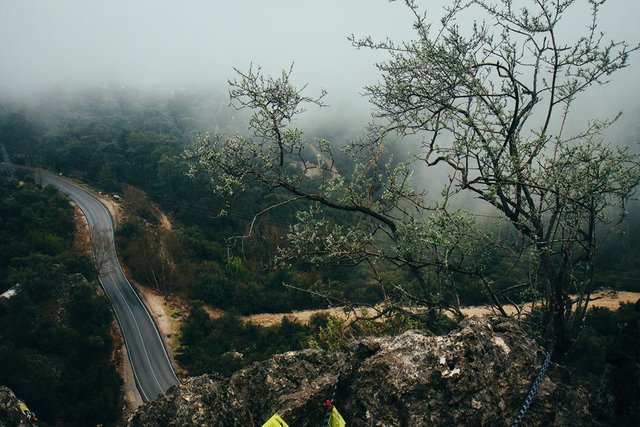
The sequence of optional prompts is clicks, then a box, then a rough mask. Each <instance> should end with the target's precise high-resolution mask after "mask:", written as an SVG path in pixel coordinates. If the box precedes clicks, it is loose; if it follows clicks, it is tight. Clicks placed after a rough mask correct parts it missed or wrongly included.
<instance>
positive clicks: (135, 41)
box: [0, 0, 640, 115]
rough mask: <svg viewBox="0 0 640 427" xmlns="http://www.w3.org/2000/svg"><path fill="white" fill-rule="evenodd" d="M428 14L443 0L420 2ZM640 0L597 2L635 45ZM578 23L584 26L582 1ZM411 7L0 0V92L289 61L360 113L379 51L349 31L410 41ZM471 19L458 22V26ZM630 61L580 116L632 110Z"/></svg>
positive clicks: (337, 102)
mask: <svg viewBox="0 0 640 427" xmlns="http://www.w3.org/2000/svg"><path fill="white" fill-rule="evenodd" d="M422 3H423V4H425V5H426V7H427V11H428V13H429V15H430V16H433V21H434V22H437V21H438V19H439V18H440V16H441V15H442V12H441V7H442V5H443V4H447V3H448V2H446V1H443V0H437V1H429V2H422ZM639 9H640V6H638V5H637V4H635V3H634V2H629V1H626V0H625V1H623V0H611V1H609V2H608V3H607V4H605V6H604V7H603V9H602V15H601V22H602V26H603V30H605V31H606V32H607V34H608V35H609V36H610V37H613V38H616V39H625V40H627V41H629V42H632V43H633V42H637V40H638V39H640V34H638V30H637V29H636V26H635V24H636V22H635V21H636V19H637V16H638V12H639ZM576 10H577V11H576V12H575V13H576V14H578V15H581V16H577V17H576V23H575V28H567V30H568V31H569V32H571V31H576V32H577V31H580V30H581V29H582V28H583V27H584V26H586V25H587V24H588V21H585V20H584V18H585V16H584V14H582V13H581V12H580V11H579V9H576ZM411 18H412V17H411V14H410V13H409V11H408V10H407V8H406V7H404V5H403V4H402V2H399V1H397V2H389V1H387V0H349V1H344V0H342V1H341V0H328V1H324V2H306V1H296V0H279V1H275V2H265V1H258V0H249V1H243V2H212V1H206V0H193V1H188V2H176V1H170V0H140V1H134V2H132V1H125V0H115V1H110V2H96V1H79V0H56V1H43V0H21V1H13V0H0V91H1V92H2V93H5V94H11V95H12V96H14V97H15V96H17V97H20V96H21V95H23V94H27V93H30V92H32V91H34V90H36V89H42V88H46V87H51V86H57V87H64V88H66V87H71V86H76V87H77V86H95V85H112V86H113V85H116V86H133V87H144V88H152V89H157V90H176V89H183V88H185V87H191V88H193V87H215V88H222V89H224V87H225V85H226V81H227V79H228V78H230V77H232V76H233V67H239V68H241V69H246V68H247V67H248V66H249V64H250V63H253V64H256V65H260V66H263V67H264V69H265V71H267V72H270V73H275V72H277V71H278V70H280V69H281V68H283V67H287V66H288V65H289V64H291V63H293V62H295V64H296V65H295V76H296V78H297V79H299V81H300V82H301V83H303V82H308V83H309V84H310V87H309V88H310V90H312V91H313V90H319V89H320V88H321V87H324V88H325V89H327V90H328V92H329V96H328V98H327V102H328V103H329V104H330V105H332V106H335V107H336V108H338V109H340V108H345V105H348V106H349V108H352V107H353V106H354V105H357V106H358V107H360V108H362V109H366V103H365V102H364V101H363V100H362V99H361V97H360V95H359V94H360V92H361V89H362V87H363V85H365V84H366V83H371V82H374V81H375V80H376V79H377V78H378V75H377V71H376V69H375V67H374V63H375V62H376V61H379V60H381V59H383V58H384V56H383V55H382V54H381V53H375V52H371V51H366V50H356V49H354V48H353V47H352V46H351V44H350V43H349V41H348V40H347V38H346V37H347V36H348V35H349V34H352V33H353V34H355V35H356V36H364V35H371V36H372V37H373V38H374V39H384V38H386V37H389V38H391V39H393V40H396V41H399V40H407V39H409V38H410V37H411V36H412V28H411V23H412V20H411ZM470 24H471V22H461V23H460V25H461V26H465V25H470ZM637 64H638V59H637V58H631V62H630V67H629V68H628V69H626V70H624V71H622V72H621V73H619V74H617V75H616V76H615V80H614V82H613V83H612V84H611V85H609V86H607V87H606V89H605V90H603V91H602V92H601V93H597V91H594V92H596V93H594V97H593V99H594V100H598V101H597V102H593V103H586V104H585V105H584V106H585V112H586V113H587V114H588V115H593V114H595V113H598V112H602V111H603V110H607V111H614V110H617V109H618V108H624V109H627V110H630V111H631V110H635V105H636V101H635V94H636V93H637V92H638V87H639V84H638V82H637V79H635V78H634V76H635V75H636V74H637V72H636V69H637V66H636V65H637Z"/></svg>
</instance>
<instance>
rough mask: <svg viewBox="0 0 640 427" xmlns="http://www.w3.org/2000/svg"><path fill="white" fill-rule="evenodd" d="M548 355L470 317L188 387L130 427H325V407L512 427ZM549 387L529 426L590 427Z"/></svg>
mask: <svg viewBox="0 0 640 427" xmlns="http://www.w3.org/2000/svg"><path fill="white" fill-rule="evenodd" d="M542 360H543V350H542V349H541V348H540V347H539V346H538V345H537V344H536V343H535V342H534V341H533V340H531V339H530V338H528V337H527V336H526V334H525V333H524V332H523V331H522V330H521V329H520V327H519V326H518V325H517V324H516V323H515V322H513V321H509V320H489V319H487V318H480V317H472V318H470V319H467V320H465V321H464V322H462V323H461V324H460V326H459V327H458V328H457V329H456V330H455V331H453V332H451V333H450V334H448V335H445V336H432V335H429V334H427V333H424V332H419V331H408V332H405V333H404V334H402V335H399V336H395V337H382V338H367V339H364V340H362V341H359V342H357V343H356V344H354V345H353V346H352V347H351V348H350V350H349V351H348V352H344V353H335V352H328V351H320V350H305V351H299V352H289V353H284V354H281V355H277V356H274V357H272V358H271V359H269V360H266V361H263V362H259V363H255V364H253V365H251V366H249V367H247V368H245V369H242V370H240V371H238V372H236V373H235V374H234V375H232V376H231V377H230V378H224V377H222V376H218V375H203V376H199V377H193V378H189V379H186V380H185V381H183V383H182V384H180V385H178V386H174V387H172V388H171V389H170V390H169V391H168V392H167V394H166V395H165V396H163V397H161V398H160V399H158V400H156V401H154V402H149V403H147V404H145V405H143V406H141V407H140V408H139V409H138V410H137V411H136V412H135V413H134V414H132V415H131V416H130V417H129V419H128V421H127V425H128V426H132V427H133V426H136V427H137V426H145V427H147V426H167V425H171V426H261V425H262V424H263V423H264V422H265V421H266V420H267V419H268V418H269V417H270V416H271V415H273V414H274V413H278V414H279V415H280V416H281V417H282V418H283V419H284V420H285V421H286V422H287V423H288V424H289V425H290V426H317V425H320V423H321V421H322V419H323V416H324V413H325V401H326V400H327V399H330V398H331V397H332V396H333V402H334V404H335V406H336V407H337V408H338V409H339V411H340V412H341V414H342V415H343V417H344V418H345V420H346V422H347V425H349V426H353V427H355V426H426V425H430V426H445V425H446V426H456V425H460V426H466V425H492V426H505V425H507V426H508V425H511V423H512V422H513V420H514V418H515V416H516V414H517V412H518V409H519V408H520V406H521V404H522V402H523V400H524V398H525V396H526V395H527V392H528V390H529V388H530V386H531V384H532V381H533V379H534V378H535V376H536V374H537V373H538V370H539V368H540V366H541V364H542ZM554 374H555V372H554V366H553V365H552V366H551V369H550V375H547V376H546V377H545V379H544V380H543V381H542V383H541V386H540V389H539V392H538V394H537V395H536V397H535V400H534V402H533V404H532V405H531V408H530V410H529V412H528V413H527V415H526V417H525V419H524V422H523V424H522V425H528V426H534V425H535V426H538V425H540V426H542V425H545V426H546V425H563V426H571V425H580V426H585V425H590V424H591V421H590V420H591V416H590V414H589V412H588V403H587V397H586V395H585V394H584V393H583V392H582V391H581V390H572V389H570V388H568V387H565V386H563V385H561V384H559V383H556V382H554V381H553V379H552V378H553V377H554Z"/></svg>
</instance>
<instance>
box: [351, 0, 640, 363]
mask: <svg viewBox="0 0 640 427" xmlns="http://www.w3.org/2000/svg"><path fill="white" fill-rule="evenodd" d="M404 3H405V4H406V6H407V7H408V8H409V9H410V10H411V11H412V12H413V15H414V18H415V21H414V28H415V30H416V39H415V40H413V41H410V42H405V43H400V44H395V43H392V42H390V41H384V42H374V41H372V40H371V39H370V38H364V39H355V38H352V41H353V43H354V44H355V45H356V46H358V47H365V48H372V49H377V50H378V49H379V50H384V51H387V52H388V53H389V55H390V59H389V60H388V61H386V62H384V63H381V64H378V68H379V70H380V71H381V73H382V76H383V78H382V80H381V83H379V84H376V85H373V86H370V87H368V88H367V92H368V94H369V96H370V98H371V101H372V103H373V105H374V106H375V108H376V116H377V117H378V119H380V120H383V121H384V122H385V123H386V128H387V130H388V131H396V132H399V133H400V134H401V135H408V134H418V135H420V136H421V137H422V141H423V143H422V144H423V148H424V154H423V155H422V156H421V161H422V164H423V165H424V166H425V167H427V168H430V167H436V166H440V167H442V166H444V167H446V169H448V170H449V173H450V174H451V176H452V177H453V180H454V181H453V182H454V185H452V186H451V187H449V188H448V190H449V193H448V194H447V195H445V197H451V196H452V195H453V194H454V193H456V192H462V191H464V192H471V193H474V194H475V195H476V196H477V197H478V198H479V199H481V200H483V201H485V202H487V203H489V204H491V205H493V206H494V207H495V208H496V209H497V211H499V212H500V213H501V214H502V215H504V218H505V219H506V220H507V221H508V222H510V223H511V224H512V226H513V227H514V228H515V230H517V231H518V233H519V234H520V236H521V240H522V242H523V245H522V250H532V251H534V253H535V254H536V259H537V262H538V264H539V268H540V277H541V278H542V279H543V283H544V284H545V292H544V295H545V296H546V299H545V304H546V309H547V311H548V312H549V313H551V314H552V317H553V325H552V326H553V331H552V334H553V336H554V338H555V348H556V350H557V352H558V354H562V353H564V351H565V350H566V348H567V345H568V332H569V331H568V330H567V328H571V327H572V326H574V325H575V324H576V322H579V321H580V319H581V318H582V317H583V316H584V313H585V311H586V308H587V304H588V301H589V295H590V292H591V291H592V290H593V260H594V253H595V251H596V248H597V247H598V243H599V239H600V238H601V237H602V236H604V235H606V231H607V230H610V229H612V228H613V227H615V226H616V225H617V224H618V223H619V222H620V221H621V219H622V217H623V216H624V213H625V211H624V205H625V202H626V201H627V200H628V199H629V197H631V196H632V194H633V193H634V191H635V189H636V186H637V184H638V182H639V179H640V174H639V168H638V156H637V155H636V154H633V153H631V152H629V151H628V149H627V148H624V147H619V146H613V145H611V144H608V143H606V142H605V141H604V139H603V135H602V132H603V130H604V129H606V128H607V127H609V126H610V125H611V124H612V123H613V122H614V121H615V120H616V118H613V119H605V120H602V119H595V120H592V121H590V122H588V123H587V124H586V126H585V127H583V128H582V130H579V131H574V132H570V131H569V128H570V126H568V121H569V120H570V113H571V112H572V109H573V107H574V104H575V102H576V101H577V100H578V99H579V96H580V95H581V93H582V92H584V91H585V90H587V89H588V88H589V87H591V86H594V85H599V84H604V83H606V82H607V81H608V79H609V77H610V76H611V74H612V73H614V72H615V71H618V70H620V69H622V68H624V67H626V66H627V59H628V56H629V54H630V53H631V52H633V51H635V50H637V49H638V46H630V45H628V44H627V43H626V42H624V41H621V42H617V41H607V40H606V39H605V36H604V34H603V33H602V32H600V31H599V29H598V26H597V23H598V15H599V11H600V8H601V7H602V6H603V5H604V3H605V1H589V2H587V3H588V7H590V8H591V20H590V21H589V22H587V23H586V24H587V25H586V27H587V30H586V32H585V34H579V35H577V36H575V37H574V38H572V39H569V40H565V41H563V40H561V39H560V35H559V34H560V31H559V29H560V27H561V26H562V25H563V24H565V21H566V18H567V16H568V15H569V14H571V13H572V11H573V9H576V8H579V7H581V6H584V4H583V2H577V1H575V0H528V1H523V2H515V1H512V0H494V1H491V0H470V1H460V0H457V1H454V2H453V3H452V5H451V6H450V7H448V8H447V9H446V14H445V16H444V17H443V19H442V20H441V21H440V25H439V26H438V27H437V28H432V26H431V25H430V24H429V23H428V21H427V18H426V15H425V14H424V13H422V12H421V10H420V8H419V7H418V5H417V3H416V2H415V1H413V0H405V1H404ZM462 14H466V15H467V16H470V15H472V16H483V17H485V18H484V20H483V21H481V22H475V23H474V25H473V27H472V28H466V29H463V28H461V27H460V26H459V25H458V24H457V21H456V19H457V18H458V17H459V16H460V15H462ZM574 27H575V24H574ZM615 209H617V211H616V210H615ZM570 293H577V294H578V295H579V297H578V300H577V301H572V300H571V299H570V297H569V294H570Z"/></svg>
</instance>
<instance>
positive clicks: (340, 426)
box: [327, 406, 347, 427]
mask: <svg viewBox="0 0 640 427" xmlns="http://www.w3.org/2000/svg"><path fill="white" fill-rule="evenodd" d="M346 425H347V423H345V422H344V419H342V415H340V412H338V410H337V409H336V407H335V406H334V407H333V408H332V409H331V416H329V422H328V423H327V427H345V426H346Z"/></svg>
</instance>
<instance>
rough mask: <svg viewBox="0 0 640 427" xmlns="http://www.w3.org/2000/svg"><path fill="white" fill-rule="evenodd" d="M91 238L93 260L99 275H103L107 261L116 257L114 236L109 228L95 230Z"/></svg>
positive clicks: (91, 233)
mask: <svg viewBox="0 0 640 427" xmlns="http://www.w3.org/2000/svg"><path fill="white" fill-rule="evenodd" d="M89 235H90V238H91V259H92V261H93V265H94V266H95V268H96V270H97V271H98V273H102V272H103V269H104V268H105V266H106V263H107V261H109V259H111V258H112V257H113V256H114V255H115V248H114V245H113V236H112V235H111V230H110V229H108V228H94V229H92V230H91V232H90V233H89Z"/></svg>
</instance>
